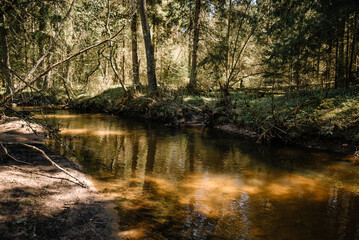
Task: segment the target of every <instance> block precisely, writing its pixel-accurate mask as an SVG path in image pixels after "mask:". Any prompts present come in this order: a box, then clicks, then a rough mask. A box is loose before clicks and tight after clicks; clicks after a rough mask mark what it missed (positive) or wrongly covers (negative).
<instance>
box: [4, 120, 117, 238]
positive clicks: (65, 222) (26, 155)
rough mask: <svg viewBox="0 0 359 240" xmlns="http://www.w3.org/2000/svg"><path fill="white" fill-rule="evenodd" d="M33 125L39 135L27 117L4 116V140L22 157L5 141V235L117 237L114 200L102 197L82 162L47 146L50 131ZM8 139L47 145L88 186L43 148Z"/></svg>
mask: <svg viewBox="0 0 359 240" xmlns="http://www.w3.org/2000/svg"><path fill="white" fill-rule="evenodd" d="M31 127H32V128H33V129H35V130H36V132H37V135H36V134H34V133H33V130H31V128H30V127H29V126H28V125H27V124H26V123H25V122H23V121H21V120H18V119H16V118H6V119H4V118H2V119H1V120H0V142H2V143H3V145H4V147H6V148H7V150H8V153H9V154H10V155H11V156H13V157H14V158H15V159H16V160H18V161H21V162H17V161H15V160H14V159H12V158H10V157H9V156H7V155H5V151H4V150H3V148H2V147H0V149H1V150H0V239H2V240H5V239H11V240H16V239H46V240H48V239H60V240H66V239H71V240H72V239H106V240H107V239H115V237H114V236H113V232H114V231H113V229H114V228H115V227H116V225H115V222H116V218H115V215H114V213H112V212H111V211H110V208H111V204H112V203H111V202H109V201H105V200H103V199H101V198H100V196H99V195H98V194H97V192H96V189H95V188H94V187H93V185H92V183H91V181H90V180H89V179H88V177H86V175H85V174H84V173H83V172H81V170H80V169H79V168H78V166H77V165H75V164H74V163H73V162H71V161H70V160H68V159H66V158H64V157H62V156H58V155H54V154H53V153H51V152H49V151H47V150H46V149H45V148H44V145H43V144H41V142H42V140H43V138H44V133H43V132H42V131H41V129H40V128H39V127H38V126H36V125H33V126H31ZM8 142H12V143H19V142H21V143H27V144H31V145H33V146H36V147H38V148H40V149H42V150H44V151H45V152H46V154H47V155H48V156H49V157H50V158H51V159H52V160H53V161H55V162H56V163H57V164H58V165H60V166H61V167H62V168H65V169H66V170H67V171H69V172H70V173H71V174H72V175H74V176H76V177H77V178H78V179H81V181H83V182H84V183H85V184H86V185H87V186H88V187H87V188H83V187H81V186H80V185H78V184H76V183H75V181H72V180H71V177H69V176H68V175H66V174H65V173H63V172H62V171H60V170H59V169H57V168H55V167H54V166H52V165H51V163H50V162H48V161H47V160H46V159H45V158H44V157H43V155H42V154H41V153H40V152H38V151H35V150H34V149H31V148H27V147H25V146H22V145H18V144H6V143H8ZM24 162H26V163H24ZM27 163H29V164H27Z"/></svg>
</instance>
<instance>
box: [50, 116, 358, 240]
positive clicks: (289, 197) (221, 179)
mask: <svg viewBox="0 0 359 240" xmlns="http://www.w3.org/2000/svg"><path fill="white" fill-rule="evenodd" d="M50 117H52V118H54V119H53V121H56V122H60V123H61V125H62V126H63V130H62V134H63V137H64V139H65V140H66V142H67V143H68V144H69V147H70V149H71V150H72V151H73V152H74V153H75V160H76V161H77V162H78V163H80V164H81V165H82V166H83V168H84V170H85V171H86V172H88V173H90V174H91V175H92V176H93V177H94V181H95V185H96V186H97V188H98V189H99V191H100V192H101V193H102V194H103V196H104V197H106V198H109V199H115V200H116V206H117V207H116V211H117V212H118V216H119V221H120V222H119V226H120V229H119V236H122V237H124V238H126V237H127V238H130V239H144V238H146V239H165V238H167V239H359V220H358V217H357V216H359V199H358V196H359V184H358V179H359V178H358V175H359V174H358V167H356V166H352V165H350V164H349V163H348V162H340V161H337V160H340V159H341V158H342V156H340V155H334V154H325V153H318V152H311V153H310V152H306V151H303V150H301V149H296V148H283V147H274V146H271V147H269V146H260V145H256V144H253V143H252V142H247V141H244V140H239V139H237V138H236V137H230V136H226V135H221V134H219V133H217V132H212V131H209V130H203V129H194V130H191V129H189V130H173V129H163V127H161V126H156V125H154V124H148V123H144V122H141V121H135V120H133V119H130V120H128V119H127V120H126V119H119V118H115V117H109V116H103V115H94V116H93V115H88V114H87V115H78V114H77V115H72V114H69V113H68V112H63V113H61V112H57V113H56V114H52V116H50ZM48 144H49V146H50V147H52V148H53V149H56V150H59V148H58V146H57V144H56V143H55V142H54V141H49V143H48Z"/></svg>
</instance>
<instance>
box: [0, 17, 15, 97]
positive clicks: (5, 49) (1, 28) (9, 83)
mask: <svg viewBox="0 0 359 240" xmlns="http://www.w3.org/2000/svg"><path fill="white" fill-rule="evenodd" d="M6 35H7V31H6V28H5V16H4V14H3V13H2V12H0V48H1V61H2V62H3V64H4V65H5V66H6V67H7V68H8V69H11V66H10V54H9V46H8V42H7V38H6ZM7 68H5V67H2V72H3V75H4V79H5V85H6V94H5V95H8V94H12V92H13V90H14V82H13V78H12V75H11V73H10V71H9V70H8V69H7Z"/></svg>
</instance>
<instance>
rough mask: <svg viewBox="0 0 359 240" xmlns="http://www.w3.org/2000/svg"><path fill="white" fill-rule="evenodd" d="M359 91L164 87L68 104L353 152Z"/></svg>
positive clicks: (112, 92) (358, 134) (357, 141)
mask: <svg viewBox="0 0 359 240" xmlns="http://www.w3.org/2000/svg"><path fill="white" fill-rule="evenodd" d="M358 90H359V89H358V88H352V89H349V90H348V89H345V90H340V89H330V90H325V91H321V90H310V91H301V92H291V93H286V94H277V95H268V96H264V97H258V96H257V95H256V94H253V93H248V92H247V93H246V92H241V93H233V94H231V95H230V96H229V97H228V98H226V99H223V98H220V97H219V96H217V95H215V94H214V93H206V94H202V95H188V94H186V93H185V92H182V91H161V92H159V94H158V95H157V96H155V97H148V96H146V95H144V94H141V93H140V92H136V91H135V92H127V93H124V92H123V91H122V89H120V88H114V89H108V90H106V91H105V92H103V93H101V94H99V95H96V96H94V97H86V96H83V97H80V98H77V99H76V100H74V101H73V102H72V103H71V105H70V108H73V109H76V110H79V111H84V112H105V113H110V114H115V115H129V116H135V117H141V118H146V119H150V120H155V121H159V122H162V123H164V124H165V125H166V126H173V127H181V126H196V125H205V126H209V127H214V128H218V129H221V130H224V131H228V132H231V133H235V134H239V135H242V136H245V137H250V138H253V139H254V140H255V141H257V142H273V141H277V142H278V141H279V142H283V143H289V144H296V145H300V146H305V147H308V148H313V149H320V150H328V151H334V152H341V153H345V154H350V155H353V154H358V152H357V150H358V146H359V114H358V113H359V91H358Z"/></svg>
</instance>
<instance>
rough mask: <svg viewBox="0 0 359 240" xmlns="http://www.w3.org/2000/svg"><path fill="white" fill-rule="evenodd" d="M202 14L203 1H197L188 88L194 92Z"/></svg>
mask: <svg viewBox="0 0 359 240" xmlns="http://www.w3.org/2000/svg"><path fill="white" fill-rule="evenodd" d="M200 12H201V0H196V9H195V16H194V31H193V32H194V33H193V50H192V68H191V74H190V79H189V84H188V88H189V89H192V90H194V89H195V88H196V85H197V52H198V41H199V22H200V19H199V14H200Z"/></svg>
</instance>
